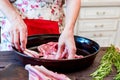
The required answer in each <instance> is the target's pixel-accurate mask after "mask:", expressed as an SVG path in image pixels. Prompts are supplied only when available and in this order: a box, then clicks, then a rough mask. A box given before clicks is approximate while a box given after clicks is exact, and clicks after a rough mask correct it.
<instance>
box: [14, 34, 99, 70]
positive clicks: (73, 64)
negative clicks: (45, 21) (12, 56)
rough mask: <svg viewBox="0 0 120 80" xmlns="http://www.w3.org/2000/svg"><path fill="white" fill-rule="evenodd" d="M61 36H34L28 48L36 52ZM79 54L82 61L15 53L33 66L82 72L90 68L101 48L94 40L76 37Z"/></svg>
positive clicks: (23, 61) (30, 37) (29, 38)
mask: <svg viewBox="0 0 120 80" xmlns="http://www.w3.org/2000/svg"><path fill="white" fill-rule="evenodd" d="M58 38H59V35H56V34H44V35H34V36H29V37H28V43H27V48H28V49H32V50H36V46H39V45H41V44H44V43H47V42H50V41H56V42H57V41H58ZM74 39H75V43H76V47H77V53H76V54H78V55H79V54H80V55H83V56H84V58H81V59H69V60H68V59H62V60H51V59H40V58H33V57H29V56H27V55H25V54H23V53H21V52H18V51H17V50H16V49H14V51H15V53H16V54H17V56H18V57H19V60H20V61H21V62H22V63H23V64H24V65H25V64H32V65H43V66H45V67H47V68H48V69H50V70H53V71H58V72H61V71H62V72H71V71H76V70H81V69H84V68H87V67H89V66H90V65H91V64H92V63H93V61H94V59H95V57H96V54H97V53H98V52H99V49H100V46H99V44H98V43H96V42H95V41H93V40H90V39H88V38H85V37H81V36H74Z"/></svg>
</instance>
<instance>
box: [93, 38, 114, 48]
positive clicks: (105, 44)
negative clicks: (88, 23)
mask: <svg viewBox="0 0 120 80" xmlns="http://www.w3.org/2000/svg"><path fill="white" fill-rule="evenodd" d="M91 39H92V40H94V41H96V42H97V43H98V44H99V45H100V47H108V46H110V45H111V44H114V41H113V40H111V38H110V37H102V38H91Z"/></svg>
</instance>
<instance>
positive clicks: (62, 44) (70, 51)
mask: <svg viewBox="0 0 120 80" xmlns="http://www.w3.org/2000/svg"><path fill="white" fill-rule="evenodd" d="M62 53H67V55H68V59H73V58H75V54H76V46H75V41H74V34H73V31H69V30H67V31H65V30H64V31H63V32H62V34H61V35H60V37H59V41H58V51H57V55H56V59H60V58H61V56H62Z"/></svg>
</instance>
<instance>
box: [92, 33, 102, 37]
mask: <svg viewBox="0 0 120 80" xmlns="http://www.w3.org/2000/svg"><path fill="white" fill-rule="evenodd" d="M93 36H94V37H102V36H103V34H98V35H97V34H93Z"/></svg>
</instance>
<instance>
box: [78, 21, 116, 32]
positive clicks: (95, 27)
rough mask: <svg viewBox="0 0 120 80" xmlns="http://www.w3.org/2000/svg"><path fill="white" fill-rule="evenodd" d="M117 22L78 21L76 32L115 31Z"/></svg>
mask: <svg viewBox="0 0 120 80" xmlns="http://www.w3.org/2000/svg"><path fill="white" fill-rule="evenodd" d="M117 25H118V20H104V19H103V20H79V21H78V24H77V30H78V32H79V31H80V32H81V31H106V30H117Z"/></svg>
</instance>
